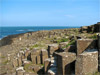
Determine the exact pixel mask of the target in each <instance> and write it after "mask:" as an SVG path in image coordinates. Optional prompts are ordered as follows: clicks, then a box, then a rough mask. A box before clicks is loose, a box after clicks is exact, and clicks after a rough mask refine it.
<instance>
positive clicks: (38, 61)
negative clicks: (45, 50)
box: [36, 55, 41, 64]
mask: <svg viewBox="0 0 100 75" xmlns="http://www.w3.org/2000/svg"><path fill="white" fill-rule="evenodd" d="M36 64H41V59H40V55H38V56H36Z"/></svg>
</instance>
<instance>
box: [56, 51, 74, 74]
mask: <svg viewBox="0 0 100 75" xmlns="http://www.w3.org/2000/svg"><path fill="white" fill-rule="evenodd" d="M56 56H57V75H70V74H71V71H72V69H73V67H71V65H72V63H73V62H74V61H75V60H76V54H75V53H71V52H62V53H56Z"/></svg>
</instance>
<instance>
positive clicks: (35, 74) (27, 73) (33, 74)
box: [24, 72, 38, 75]
mask: <svg viewBox="0 0 100 75" xmlns="http://www.w3.org/2000/svg"><path fill="white" fill-rule="evenodd" d="M24 75H38V74H37V73H29V72H25V73H24Z"/></svg>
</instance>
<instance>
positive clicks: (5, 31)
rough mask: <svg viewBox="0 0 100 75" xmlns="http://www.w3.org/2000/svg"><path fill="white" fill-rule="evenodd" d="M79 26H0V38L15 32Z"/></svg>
mask: <svg viewBox="0 0 100 75" xmlns="http://www.w3.org/2000/svg"><path fill="white" fill-rule="evenodd" d="M68 28H79V27H78V26H71V27H70V26H51V27H50V26H32V27H0V39H2V38H4V37H6V36H8V35H14V34H20V33H26V32H34V31H40V30H54V29H68Z"/></svg>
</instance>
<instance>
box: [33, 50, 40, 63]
mask: <svg viewBox="0 0 100 75" xmlns="http://www.w3.org/2000/svg"><path fill="white" fill-rule="evenodd" d="M38 55H40V50H36V49H34V50H33V51H31V61H32V63H33V64H36V63H37V61H36V59H37V56H38Z"/></svg>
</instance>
